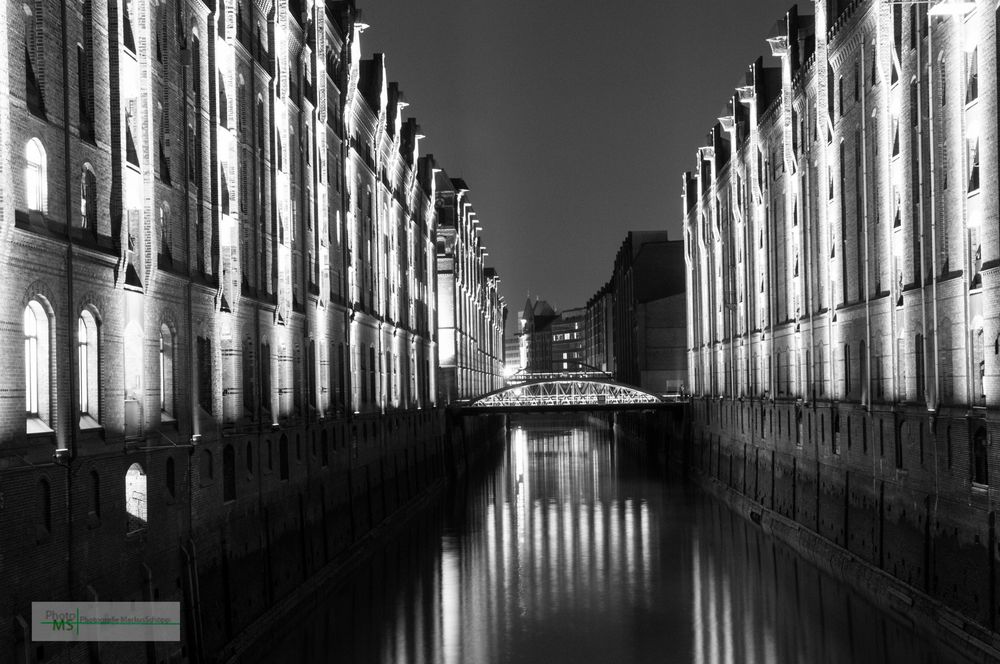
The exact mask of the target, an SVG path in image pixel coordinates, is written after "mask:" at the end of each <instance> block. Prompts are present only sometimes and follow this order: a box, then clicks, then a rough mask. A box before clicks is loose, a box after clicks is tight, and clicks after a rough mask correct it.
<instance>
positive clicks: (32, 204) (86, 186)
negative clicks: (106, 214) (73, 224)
mask: <svg viewBox="0 0 1000 664" xmlns="http://www.w3.org/2000/svg"><path fill="white" fill-rule="evenodd" d="M24 157H25V166H24V187H25V204H26V206H27V208H28V209H29V210H35V211H38V212H41V213H42V214H45V213H47V212H48V204H49V193H48V158H47V156H46V153H45V146H43V145H42V142H41V141H40V140H39V139H38V138H37V137H35V138H32V139H31V140H29V141H28V143H27V145H26V146H25V150H24ZM77 223H78V224H79V226H80V227H82V228H87V229H90V230H92V231H94V232H96V230H97V178H96V177H95V176H94V168H93V166H91V165H90V164H89V163H86V164H84V165H83V172H82V173H81V175H80V217H79V219H78V220H77Z"/></svg>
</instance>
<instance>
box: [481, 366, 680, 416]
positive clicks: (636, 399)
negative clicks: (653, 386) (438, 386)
mask: <svg viewBox="0 0 1000 664" xmlns="http://www.w3.org/2000/svg"><path fill="white" fill-rule="evenodd" d="M684 401H686V399H684V398H683V397H682V396H681V395H676V394H653V393H652V392H647V391H645V390H642V389H639V388H637V387H632V386H631V385H623V384H621V383H617V382H615V381H613V380H611V379H610V378H608V377H607V374H601V378H596V377H592V378H589V379H585V378H583V377H582V376H580V375H567V374H541V375H539V374H535V375H533V377H532V378H531V379H529V380H524V381H523V382H517V383H515V384H513V385H508V386H507V387H504V388H502V389H499V390H495V391H493V392H490V393H488V394H484V395H483V396H481V397H479V398H477V399H473V400H471V401H468V402H465V403H464V404H461V409H462V411H463V412H465V413H470V414H474V413H492V412H508V413H511V412H546V411H548V412H553V411H574V410H586V411H594V410H656V409H660V408H664V407H673V406H675V405H677V404H678V403H682V402H684Z"/></svg>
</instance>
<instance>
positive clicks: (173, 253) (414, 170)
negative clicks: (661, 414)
mask: <svg viewBox="0 0 1000 664" xmlns="http://www.w3.org/2000/svg"><path fill="white" fill-rule="evenodd" d="M0 25H3V26H5V27H4V29H3V32H2V34H3V36H4V40H3V44H4V48H2V49H0V58H3V62H0V91H2V94H0V145H2V154H3V159H2V161H0V178H2V183H0V191H2V192H3V193H2V194H0V200H2V207H0V235H2V238H0V239H2V242H0V251H2V254H0V265H2V268H0V269H2V275H3V280H2V286H0V288H2V291H3V294H4V297H3V298H2V303H0V312H2V314H0V315H2V320H3V326H2V328H0V334H2V335H4V339H5V340H6V343H5V347H7V348H8V349H15V350H12V351H10V352H8V353H5V354H3V355H2V356H0V370H2V372H3V375H5V376H7V377H8V379H7V380H6V381H5V382H4V383H3V390H2V394H0V403H2V409H0V440H2V444H0V533H3V537H2V538H0V578H2V579H3V581H2V582H0V616H4V617H5V618H9V619H4V620H2V621H0V660H2V661H8V660H12V661H23V662H33V661H42V660H44V661H49V660H50V659H53V658H57V657H66V658H70V659H80V658H85V657H86V654H85V653H87V652H89V653H90V656H98V657H108V658H115V659H116V661H118V660H121V661H138V660H142V661H146V659H147V656H148V657H149V658H152V659H154V660H155V661H201V660H202V659H203V658H206V657H212V656H213V653H217V652H219V650H220V649H221V648H223V647H224V646H225V644H226V643H228V642H230V641H231V640H232V639H233V638H235V636H236V635H238V634H239V633H240V632H241V631H242V630H244V629H245V628H246V627H247V626H248V625H250V624H251V622H252V621H253V620H254V619H256V618H258V617H260V616H261V615H262V614H263V612H264V611H265V610H267V609H268V608H269V607H272V606H274V605H275V604H276V603H277V602H278V600H280V599H281V598H282V597H284V596H286V595H288V594H289V593H290V592H291V591H292V590H293V589H294V588H296V587H297V586H298V585H300V584H301V583H302V582H303V580H305V579H307V578H308V577H309V576H310V575H312V574H313V573H314V572H316V571H317V570H319V569H320V568H321V567H322V566H323V565H324V564H325V563H326V562H328V561H330V560H331V559H332V557H333V556H335V555H336V554H337V553H338V552H341V551H343V550H344V549H345V548H346V546H347V545H348V544H350V543H351V542H352V541H354V540H357V539H358V538H360V537H361V536H363V535H364V534H365V533H366V532H368V530H369V529H370V528H371V527H372V526H373V525H375V524H376V523H378V522H379V521H381V520H382V519H383V518H384V517H385V516H386V515H387V514H389V513H391V512H392V511H394V510H395V509H396V508H397V507H398V506H399V505H401V504H402V503H404V502H405V501H407V500H409V499H410V498H412V497H413V496H414V495H415V494H416V493H417V492H418V491H420V490H421V489H422V488H423V487H424V486H426V485H427V484H428V483H430V482H431V481H433V480H434V479H435V477H436V474H437V473H439V471H440V466H441V463H440V460H441V458H442V453H443V452H442V445H443V444H444V443H443V442H442V441H443V438H442V436H441V418H440V416H439V413H438V412H437V411H436V410H434V408H433V407H434V406H435V405H436V403H437V397H436V385H435V380H436V378H435V367H436V365H437V339H436V326H437V320H436V317H437V305H436V283H435V278H436V275H435V271H434V270H435V253H436V252H435V242H434V241H435V233H436V218H435V212H434V201H435V185H434V172H435V168H434V160H433V158H432V157H431V156H429V155H427V156H421V155H420V151H419V141H420V139H421V136H420V134H419V128H418V126H417V124H416V122H415V121H414V120H413V119H412V118H408V119H404V118H403V116H402V110H403V108H404V107H405V106H406V104H405V102H404V101H403V97H402V94H401V92H400V90H399V87H398V86H397V85H396V84H395V83H391V82H389V81H388V79H387V77H386V69H385V61H384V57H383V56H381V55H376V56H375V57H374V58H372V59H369V60H363V59H362V57H361V49H360V41H359V40H360V36H361V33H362V31H363V30H364V28H365V27H366V26H365V25H364V24H363V23H361V22H360V19H359V12H358V11H357V10H356V9H355V7H354V3H353V2H349V1H348V2H332V1H327V2H323V1H322V0H318V1H313V0H275V1H272V0H209V1H205V2H200V1H195V0H169V1H167V2H147V1H145V0H112V1H111V2H110V3H106V2H94V1H93V0H81V1H80V2H65V3H64V2H57V1H56V0H29V2H28V3H14V2H4V3H2V4H0ZM470 314H471V315H470V321H471V322H474V319H475V317H476V316H478V315H480V314H479V312H478V310H474V311H471V312H470ZM21 349H23V351H22V350H21ZM498 353H499V351H498ZM67 598H68V599H76V600H96V599H101V600H104V599H108V600H129V599H158V600H177V601H181V602H182V616H183V617H184V618H183V620H184V623H183V625H182V632H183V635H184V641H183V643H182V644H166V643H161V644H156V645H155V646H149V647H148V648H149V649H148V650H147V647H146V646H144V645H141V644H103V645H97V644H92V645H89V646H86V647H84V646H80V647H78V648H61V647H59V646H57V645H55V644H41V643H33V642H32V641H31V636H30V626H29V624H28V620H29V616H30V606H31V604H30V603H31V602H32V601H44V600H56V599H67ZM85 648H86V650H85Z"/></svg>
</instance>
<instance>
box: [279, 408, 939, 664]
mask: <svg viewBox="0 0 1000 664" xmlns="http://www.w3.org/2000/svg"><path fill="white" fill-rule="evenodd" d="M534 422H540V420H526V421H524V422H523V423H522V424H523V425H522V426H516V427H512V433H511V440H510V441H509V445H508V447H507V450H506V452H505V454H504V456H503V459H502V461H501V463H500V465H499V467H498V468H496V469H495V470H494V471H493V472H491V473H490V474H489V475H488V476H487V477H486V478H484V479H482V480H480V481H477V482H473V486H472V487H471V488H470V489H469V490H468V492H467V493H463V494H461V495H456V496H455V497H454V500H453V501H451V502H449V504H446V505H443V506H440V507H437V508H432V509H430V510H429V511H428V512H427V513H426V514H425V515H423V516H421V517H420V518H419V519H418V520H417V521H416V522H415V523H414V524H413V525H412V526H409V527H407V528H406V529H405V530H404V531H403V532H402V533H401V534H400V535H399V537H397V538H395V539H394V540H393V541H392V542H391V543H389V544H387V545H385V546H384V547H383V548H382V549H380V550H379V551H377V552H376V553H375V554H374V555H373V557H372V558H371V560H369V561H368V562H366V563H365V564H363V565H362V566H361V567H360V568H359V569H358V570H357V571H356V572H355V573H354V574H352V575H351V578H350V580H349V581H347V582H346V583H345V584H344V585H342V586H340V587H338V588H334V589H332V590H331V591H330V592H328V593H326V594H325V595H324V597H323V598H322V600H321V601H320V602H319V605H318V606H316V607H313V608H312V609H311V610H309V611H306V612H304V613H303V615H302V616H300V617H299V619H298V620H297V621H294V622H295V626H294V627H293V628H292V629H291V631H288V632H284V633H282V634H281V635H279V636H278V637H277V638H275V639H274V640H273V641H272V643H273V646H272V649H271V653H270V654H269V655H268V656H267V657H265V661H273V662H279V661H309V662H320V661H329V662H385V663H388V662H400V663H405V662H414V663H417V662H428V663H434V664H438V663H440V664H452V663H462V664H465V663H473V662H474V663H488V662H545V663H555V662H574V663H578V662H651V661H663V662H699V663H702V662H704V663H710V664H717V663H718V664H728V663H730V662H831V663H832V662H886V661H888V662H894V661H895V662H907V663H910V662H942V661H951V660H952V658H953V657H954V656H953V655H951V654H950V653H947V652H943V651H940V650H937V649H935V648H933V647H932V646H930V645H929V644H927V643H924V642H922V640H921V639H920V638H919V637H918V636H917V635H916V634H914V633H913V632H912V631H911V629H910V628H909V627H908V626H907V625H906V624H905V623H904V622H903V621H901V620H898V619H896V618H893V617H890V616H888V615H886V614H883V613H880V612H879V611H877V610H876V609H875V608H874V607H873V606H872V605H871V604H869V603H868V602H866V601H864V600H863V599H862V598H861V597H859V596H858V595H857V594H855V593H854V592H853V591H851V590H849V589H848V588H846V587H845V586H843V585H842V584H839V583H838V582H836V581H834V580H833V579H831V578H830V577H828V576H825V575H823V574H821V573H819V572H818V571H817V570H816V569H814V568H812V567H811V566H810V565H808V564H807V563H806V562H804V561H802V560H801V559H799V558H798V557H797V556H796V555H795V554H793V553H792V552H791V551H790V550H789V549H787V548H786V547H785V546H783V545H781V544H780V543H778V542H775V541H774V540H772V539H771V538H769V537H767V536H765V535H764V534H763V533H762V532H761V531H760V530H759V529H758V528H757V526H755V525H754V524H752V523H749V522H747V521H745V520H743V519H742V518H740V517H738V516H736V515H734V514H732V513H731V512H730V511H729V510H728V509H727V508H726V507H725V506H723V505H721V504H719V503H718V502H716V501H715V500H714V499H712V498H710V497H708V496H706V495H704V494H702V493H700V492H698V491H697V490H695V489H693V488H691V487H689V486H686V485H684V484H683V483H682V482H680V481H672V482H667V481H665V480H664V479H663V478H660V477H652V476H651V475H650V474H649V473H648V472H647V471H646V470H645V469H644V468H643V467H642V465H641V464H640V463H639V462H638V461H637V460H636V459H635V458H634V457H633V456H632V454H631V453H630V452H628V451H624V450H623V448H622V446H621V445H620V444H618V443H620V441H618V443H616V441H615V440H614V435H613V434H612V433H611V432H610V430H609V429H608V428H607V427H605V426H603V425H601V424H600V423H599V422H597V421H596V420H593V419H591V420H590V421H589V422H587V423H585V422H584V420H583V419H574V420H565V422H564V423H563V424H562V425H558V424H553V421H552V419H551V418H549V419H548V420H545V422H546V423H545V424H537V423H534Z"/></svg>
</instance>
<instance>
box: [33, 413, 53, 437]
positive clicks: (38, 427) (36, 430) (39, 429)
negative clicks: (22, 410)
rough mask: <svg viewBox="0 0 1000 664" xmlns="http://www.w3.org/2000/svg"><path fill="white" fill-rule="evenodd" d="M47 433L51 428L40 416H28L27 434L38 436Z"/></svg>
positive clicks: (50, 431)
mask: <svg viewBox="0 0 1000 664" xmlns="http://www.w3.org/2000/svg"><path fill="white" fill-rule="evenodd" d="M47 433H52V429H50V428H49V425H48V424H46V423H45V422H44V421H43V420H42V418H40V417H38V416H37V415H36V416H30V417H28V421H27V434H28V435H29V436H39V435H42V434H47Z"/></svg>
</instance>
